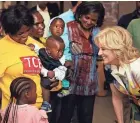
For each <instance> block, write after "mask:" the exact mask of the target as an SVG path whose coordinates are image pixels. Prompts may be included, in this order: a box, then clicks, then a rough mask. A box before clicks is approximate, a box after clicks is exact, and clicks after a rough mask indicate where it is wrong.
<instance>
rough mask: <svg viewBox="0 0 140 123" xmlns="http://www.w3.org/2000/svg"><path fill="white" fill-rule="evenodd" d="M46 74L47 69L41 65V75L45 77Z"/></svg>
mask: <svg viewBox="0 0 140 123" xmlns="http://www.w3.org/2000/svg"><path fill="white" fill-rule="evenodd" d="M47 74H48V70H47V69H46V68H44V67H43V66H42V68H41V75H43V77H47Z"/></svg>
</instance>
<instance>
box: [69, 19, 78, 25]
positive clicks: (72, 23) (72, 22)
mask: <svg viewBox="0 0 140 123" xmlns="http://www.w3.org/2000/svg"><path fill="white" fill-rule="evenodd" d="M67 26H68V27H69V26H78V22H77V21H75V20H74V21H70V22H68V23H67Z"/></svg>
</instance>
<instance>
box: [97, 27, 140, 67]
mask: <svg viewBox="0 0 140 123" xmlns="http://www.w3.org/2000/svg"><path fill="white" fill-rule="evenodd" d="M95 43H96V45H97V46H99V45H101V46H102V47H104V48H106V49H109V50H112V51H113V52H114V53H115V54H116V56H117V58H118V60H119V62H120V64H124V63H125V64H127V63H130V61H131V60H133V59H136V58H138V57H140V53H139V51H138V49H136V48H135V47H133V41H132V36H131V34H130V33H129V32H128V31H127V30H126V29H124V28H122V27H119V26H113V27H108V28H105V29H103V30H102V31H101V32H100V33H99V34H98V35H97V36H96V37H95Z"/></svg>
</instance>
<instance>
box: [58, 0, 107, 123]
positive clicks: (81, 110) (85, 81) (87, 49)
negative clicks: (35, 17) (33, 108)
mask: <svg viewBox="0 0 140 123" xmlns="http://www.w3.org/2000/svg"><path fill="white" fill-rule="evenodd" d="M104 14H105V10H104V7H103V5H102V4H101V3H100V2H94V1H92V2H82V3H81V4H80V5H79V6H78V7H77V9H76V12H75V15H74V17H75V20H74V21H70V22H69V23H67V27H68V35H69V40H70V50H71V53H72V62H73V68H74V75H73V77H72V79H71V80H70V82H71V85H70V94H71V95H69V96H67V100H65V103H64V102H63V104H62V110H61V114H60V116H61V117H60V119H59V123H70V122H71V118H72V116H73V112H74V109H75V107H76V106H77V116H78V120H79V122H80V123H92V117H93V110H94V102H95V94H96V93H97V90H98V78H97V69H96V59H97V54H98V47H97V46H96V45H95V44H94V40H93V39H94V37H95V36H96V34H97V33H98V32H99V27H100V26H102V24H103V20H104ZM67 112H68V113H67Z"/></svg>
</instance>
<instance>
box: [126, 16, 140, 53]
mask: <svg viewBox="0 0 140 123" xmlns="http://www.w3.org/2000/svg"><path fill="white" fill-rule="evenodd" d="M127 30H128V31H129V32H130V33H131V35H132V38H133V45H134V46H135V47H136V48H137V49H138V50H139V51H140V34H139V30H140V19H139V18H138V19H134V20H132V21H131V22H130V23H129V25H128V27H127Z"/></svg>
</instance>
